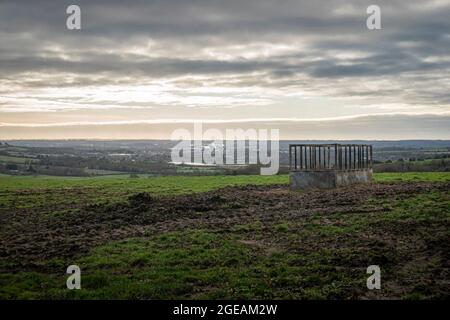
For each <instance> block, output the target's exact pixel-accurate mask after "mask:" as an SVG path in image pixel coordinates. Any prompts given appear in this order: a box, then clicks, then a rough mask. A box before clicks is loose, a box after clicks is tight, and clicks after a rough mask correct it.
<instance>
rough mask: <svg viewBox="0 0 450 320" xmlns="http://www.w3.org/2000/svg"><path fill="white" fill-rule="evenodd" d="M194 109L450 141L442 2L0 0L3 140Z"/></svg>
mask: <svg viewBox="0 0 450 320" xmlns="http://www.w3.org/2000/svg"><path fill="white" fill-rule="evenodd" d="M71 4H77V5H78V6H79V7H80V9H81V30H68V29H67V27H66V19H67V17H68V16H69V15H68V14H67V13H66V8H67V7H68V6H69V5H71ZM372 4H376V5H378V6H379V7H380V9H381V27H382V28H381V29H380V30H369V29H368V28H367V26H366V19H367V18H368V16H369V15H368V14H367V12H366V9H367V7H368V6H369V5H372ZM199 121H200V122H203V123H204V124H205V128H206V127H208V128H210V127H211V128H218V129H220V130H225V129H227V128H231V129H232V128H244V129H248V128H254V129H258V128H267V129H270V128H274V129H279V130H280V137H281V138H282V139H380V140H381V139H392V140H397V139H450V0H430V1H419V0H417V1H416V0H412V1H395V0H388V1H375V0H368V1H362V0H358V1H356V0H353V1H341V0H335V1H303V0H293V1H291V0H287V1H284V0H221V1H218V0H155V1H144V0H142V1H118V0H112V1H95V0H91V1H78V0H75V1H73V0H71V1H65V0H62V1H40V0H35V1H22V0H14V1H9V0H8V1H4V0H0V139H89V138H92V139H143V138H148V139H164V138H170V136H171V133H172V132H173V130H175V129H177V128H187V129H190V128H192V123H193V122H199Z"/></svg>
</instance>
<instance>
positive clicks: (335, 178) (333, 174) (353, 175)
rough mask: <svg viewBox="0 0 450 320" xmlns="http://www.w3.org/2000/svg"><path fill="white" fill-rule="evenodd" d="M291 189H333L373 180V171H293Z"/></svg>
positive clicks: (290, 177) (290, 176) (290, 178)
mask: <svg viewBox="0 0 450 320" xmlns="http://www.w3.org/2000/svg"><path fill="white" fill-rule="evenodd" d="M289 180H290V185H291V189H294V190H296V189H314V188H317V189H332V188H337V187H342V186H349V185H352V184H356V183H362V182H369V181H371V180H372V169H365V170H352V171H291V173H290V174H289Z"/></svg>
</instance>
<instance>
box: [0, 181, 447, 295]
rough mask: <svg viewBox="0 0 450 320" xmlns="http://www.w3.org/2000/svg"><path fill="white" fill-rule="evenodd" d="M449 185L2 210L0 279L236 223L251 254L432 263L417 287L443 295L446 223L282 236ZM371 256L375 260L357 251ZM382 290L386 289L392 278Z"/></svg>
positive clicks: (231, 192)
mask: <svg viewBox="0 0 450 320" xmlns="http://www.w3.org/2000/svg"><path fill="white" fill-rule="evenodd" d="M449 187H450V184H449V183H437V182H436V183H434V182H408V183H400V182H399V183H381V184H380V183H378V184H376V183H373V184H366V185H359V186H356V187H351V188H340V189H337V190H327V191H308V192H292V191H290V190H289V188H288V186H286V185H272V186H245V187H228V188H224V189H220V190H216V191H211V192H206V193H198V194H191V195H182V196H173V197H164V196H155V195H151V194H147V193H140V194H135V195H131V196H130V197H129V199H128V201H127V202H123V203H115V204H107V205H98V204H97V205H85V206H82V207H74V208H72V210H67V212H65V213H64V214H58V215H53V214H51V208H45V207H44V208H41V209H40V210H34V209H33V208H20V209H18V208H17V209H15V210H10V209H8V210H5V209H2V212H1V219H2V221H1V222H2V225H1V227H0V260H1V261H2V262H1V263H0V272H19V271H36V270H39V271H40V272H43V271H44V272H45V271H48V272H52V271H54V270H51V268H52V267H51V266H50V265H48V264H45V263H42V262H43V261H48V260H50V259H54V258H58V259H63V260H68V259H70V258H73V257H77V256H82V255H85V254H87V253H88V252H89V251H90V249H92V248H94V247H96V246H99V245H102V244H106V243H110V242H111V241H116V240H120V239H125V238H130V237H140V236H152V235H157V234H161V233H164V232H168V231H179V230H186V229H207V230H210V231H213V232H219V233H227V232H238V231H236V230H238V229H236V226H245V225H251V224H254V223H255V222H258V223H259V224H260V230H259V233H258V235H259V236H258V237H257V236H256V235H255V234H254V233H253V232H252V230H247V231H246V230H245V228H244V229H241V230H244V231H240V232H244V233H245V240H244V241H243V243H245V244H247V245H249V246H252V247H255V250H259V249H260V248H266V249H267V250H269V249H270V248H277V249H280V250H284V251H285V252H289V251H294V252H304V253H308V252H314V251H318V250H320V249H323V248H327V249H330V250H333V249H335V248H340V249H342V248H349V249H351V250H353V251H352V256H351V257H349V258H343V257H342V256H341V255H339V256H336V265H337V266H339V267H342V268H344V267H346V266H355V265H357V266H360V265H365V264H367V263H369V264H376V263H379V264H383V265H388V266H390V267H393V266H395V267H398V268H408V266H409V265H410V264H414V263H417V264H420V263H426V261H429V260H430V259H431V260H433V261H437V262H436V263H435V265H434V267H433V268H434V269H431V270H429V271H427V277H430V278H427V279H421V280H423V281H425V283H428V285H429V286H431V287H432V288H433V289H432V291H433V295H432V297H437V298H442V297H448V296H449V291H450V289H449V286H448V285H449V278H448V277H449V271H448V270H449V269H448V267H449V261H450V256H449V253H450V250H449V240H450V239H449V230H450V221H449V220H448V219H444V220H436V221H435V222H433V221H431V222H430V221H428V220H427V221H422V220H417V221H415V220H414V219H406V220H405V221H401V222H399V223H394V224H393V223H382V222H380V221H379V220H377V221H378V222H377V223H376V224H374V226H373V228H372V227H369V228H368V229H367V230H366V231H363V232H362V231H361V230H359V231H358V232H350V231H348V232H339V233H336V235H334V236H329V235H325V236H324V234H323V233H314V232H313V233H311V235H310V236H308V237H302V238H295V237H292V234H296V233H301V232H303V230H305V228H306V227H307V226H311V223H315V224H317V225H320V227H321V228H323V227H327V226H330V227H334V228H339V227H342V226H348V223H347V222H348V221H350V220H352V219H356V220H358V219H359V218H360V217H362V216H364V217H367V218H368V219H370V218H371V217H374V218H376V217H378V218H379V217H381V216H383V215H384V214H386V213H389V212H391V211H392V210H394V209H393V208H391V207H390V206H389V203H391V202H393V201H401V200H402V199H409V198H412V197H416V196H417V195H420V194H425V193H430V192H438V193H444V194H447V195H448V190H450V188H449ZM36 192H38V191H36ZM447 208H448V207H447ZM447 217H448V216H447ZM356 220H355V221H356ZM282 223H288V224H289V232H288V233H286V232H279V230H278V229H277V228H276V227H275V226H277V225H279V224H282ZM369 226H370V224H369ZM327 230H328V229H327ZM261 235H262V236H261ZM371 250H372V251H371ZM373 250H375V252H378V253H377V254H372V255H371V254H368V253H367V252H369V251H370V252H373ZM380 252H381V253H380ZM299 263H301V262H299ZM46 269H47V270H46ZM433 277H434V278H433ZM413 280H414V279H412V280H411V281H413ZM390 285H391V286H392V287H393V288H394V287H395V286H396V283H395V281H392V282H391V284H390ZM394 289H395V288H394ZM398 290H399V291H401V290H403V289H402V288H400V287H399V289H398Z"/></svg>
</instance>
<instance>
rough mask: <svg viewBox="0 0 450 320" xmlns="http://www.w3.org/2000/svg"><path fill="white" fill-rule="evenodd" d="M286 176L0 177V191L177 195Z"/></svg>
mask: <svg viewBox="0 0 450 320" xmlns="http://www.w3.org/2000/svg"><path fill="white" fill-rule="evenodd" d="M287 182H288V177H287V175H275V176H259V175H249V176H244V175H243V176H198V177H190V176H164V177H151V176H143V175H141V176H140V178H130V177H129V175H109V176H101V177H88V178H84V177H54V176H36V177H33V176H8V175H0V190H2V191H7V190H8V191H14V190H35V189H46V190H48V189H61V188H96V189H98V188H102V189H108V190H109V191H110V192H111V193H116V192H117V191H127V192H142V191H146V192H150V193H158V194H181V193H191V192H205V191H209V190H214V189H218V188H222V187H225V186H237V185H246V184H256V185H260V184H278V183H287Z"/></svg>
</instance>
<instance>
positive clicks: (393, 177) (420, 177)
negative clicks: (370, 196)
mask: <svg viewBox="0 0 450 320" xmlns="http://www.w3.org/2000/svg"><path fill="white" fill-rule="evenodd" d="M374 180H375V181H376V182H392V181H442V182H445V181H450V172H382V173H375V174H374Z"/></svg>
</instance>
